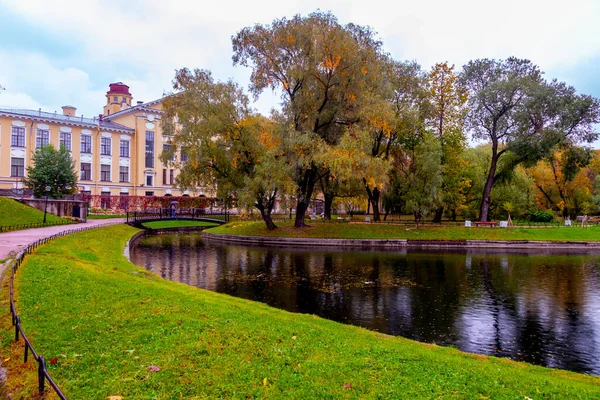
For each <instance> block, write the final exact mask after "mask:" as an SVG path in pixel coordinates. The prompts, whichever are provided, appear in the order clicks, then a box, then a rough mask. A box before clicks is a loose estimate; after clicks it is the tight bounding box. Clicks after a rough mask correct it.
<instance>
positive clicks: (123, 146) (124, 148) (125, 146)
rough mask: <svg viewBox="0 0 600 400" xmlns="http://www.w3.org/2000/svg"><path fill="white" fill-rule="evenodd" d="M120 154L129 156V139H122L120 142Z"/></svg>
mask: <svg viewBox="0 0 600 400" xmlns="http://www.w3.org/2000/svg"><path fill="white" fill-rule="evenodd" d="M119 155H120V156H121V157H129V140H121V142H120V143H119Z"/></svg>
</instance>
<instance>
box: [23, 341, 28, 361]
mask: <svg viewBox="0 0 600 400" xmlns="http://www.w3.org/2000/svg"><path fill="white" fill-rule="evenodd" d="M28 354H29V345H27V342H25V357H24V358H23V362H24V363H26V362H27V355H28Z"/></svg>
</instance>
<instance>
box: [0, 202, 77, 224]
mask: <svg viewBox="0 0 600 400" xmlns="http://www.w3.org/2000/svg"><path fill="white" fill-rule="evenodd" d="M43 220H44V212H43V211H40V210H38V209H36V208H33V207H29V206H26V205H25V204H21V203H19V202H18V201H16V200H13V199H9V198H7V197H2V196H0V226H15V225H24V224H32V223H40V224H41V223H42V221H43ZM64 221H65V219H64V218H61V217H57V216H56V215H53V214H46V222H47V223H49V224H53V223H57V222H58V223H60V222H64Z"/></svg>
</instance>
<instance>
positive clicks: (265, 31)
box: [232, 12, 381, 227]
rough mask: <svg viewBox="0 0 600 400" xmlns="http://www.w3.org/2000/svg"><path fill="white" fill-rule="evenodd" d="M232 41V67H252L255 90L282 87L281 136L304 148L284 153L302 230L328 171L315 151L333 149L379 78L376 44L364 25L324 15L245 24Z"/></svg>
mask: <svg viewBox="0 0 600 400" xmlns="http://www.w3.org/2000/svg"><path fill="white" fill-rule="evenodd" d="M232 41H233V51H234V55H233V62H234V64H238V65H242V66H249V67H251V68H252V75H251V78H250V80H251V84H250V89H251V91H252V93H254V95H255V96H258V95H259V94H260V93H261V92H262V91H263V90H265V89H267V88H270V89H272V90H277V91H280V92H281V95H282V101H283V103H282V106H283V107H282V112H283V115H284V116H285V118H286V129H287V131H288V132H287V136H286V137H285V138H284V139H289V140H290V141H291V144H290V145H289V146H288V148H290V149H291V148H294V149H296V150H299V151H302V152H303V153H298V152H297V151H290V152H288V153H287V154H288V156H289V157H290V160H289V161H290V165H291V166H292V167H293V179H294V182H295V183H296V187H297V189H296V197H297V207H296V221H295V226H296V227H303V226H305V222H304V216H305V214H306V210H307V208H308V206H309V202H310V200H311V198H312V196H313V192H314V189H315V185H316V184H317V182H318V180H319V177H320V176H321V175H323V174H326V173H328V171H327V170H326V168H325V167H324V166H323V165H321V164H319V163H318V162H317V161H316V160H315V157H314V156H313V153H314V152H316V153H320V154H324V153H327V152H329V151H330V150H332V149H335V147H336V146H337V145H338V144H339V142H340V139H341V137H342V136H343V135H344V133H345V132H346V127H347V126H349V125H350V124H352V123H354V122H356V121H357V119H358V113H359V110H360V108H361V106H362V104H363V99H364V97H365V95H366V94H367V93H368V91H369V90H370V88H371V87H372V86H373V85H376V84H377V82H378V80H379V79H380V76H379V74H378V72H377V66H378V60H379V58H380V57H381V43H380V42H379V41H377V40H376V39H375V38H374V34H373V32H372V31H371V30H370V29H369V28H365V27H361V26H358V25H354V24H348V25H345V26H342V25H340V24H339V23H338V21H337V19H336V18H335V17H334V16H333V15H332V14H330V13H322V12H315V13H312V14H309V15H308V16H307V17H302V16H300V15H296V16H295V17H293V18H291V19H286V18H283V19H279V20H274V21H273V22H272V23H271V24H270V25H255V26H253V27H247V28H244V29H242V30H241V31H240V32H238V33H237V35H235V36H234V37H233V39H232ZM295 156H297V157H295ZM292 157H295V158H294V159H292Z"/></svg>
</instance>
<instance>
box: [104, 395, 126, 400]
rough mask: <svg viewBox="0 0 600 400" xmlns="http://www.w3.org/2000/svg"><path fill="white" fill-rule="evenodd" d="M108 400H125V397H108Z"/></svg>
mask: <svg viewBox="0 0 600 400" xmlns="http://www.w3.org/2000/svg"><path fill="white" fill-rule="evenodd" d="M107 399H108V400H123V396H108V397H107Z"/></svg>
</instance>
